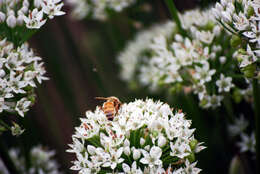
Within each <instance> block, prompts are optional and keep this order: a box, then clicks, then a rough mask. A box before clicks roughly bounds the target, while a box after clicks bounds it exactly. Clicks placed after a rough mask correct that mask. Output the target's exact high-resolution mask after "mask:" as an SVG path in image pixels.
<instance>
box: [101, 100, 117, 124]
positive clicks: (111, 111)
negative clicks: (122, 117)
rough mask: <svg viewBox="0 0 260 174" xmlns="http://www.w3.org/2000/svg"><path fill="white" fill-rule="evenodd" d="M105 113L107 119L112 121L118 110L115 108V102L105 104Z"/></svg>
mask: <svg viewBox="0 0 260 174" xmlns="http://www.w3.org/2000/svg"><path fill="white" fill-rule="evenodd" d="M102 109H103V111H104V113H105V115H106V116H107V119H108V120H110V121H112V120H113V118H114V116H115V114H116V109H115V106H114V102H105V103H104V104H103V108H102Z"/></svg>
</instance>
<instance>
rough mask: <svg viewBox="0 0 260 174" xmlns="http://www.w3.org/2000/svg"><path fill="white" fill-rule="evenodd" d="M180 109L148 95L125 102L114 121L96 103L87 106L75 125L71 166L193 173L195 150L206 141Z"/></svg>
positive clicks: (83, 171)
mask: <svg viewBox="0 0 260 174" xmlns="http://www.w3.org/2000/svg"><path fill="white" fill-rule="evenodd" d="M190 126H191V121H190V120H186V119H185V115H184V113H182V112H181V111H177V112H176V113H174V112H173V109H171V108H170V107H169V105H168V104H164V103H162V102H159V101H157V102H155V101H153V100H151V99H146V100H145V101H143V100H135V101H134V102H130V103H128V104H126V103H125V104H123V105H122V106H121V107H120V109H119V110H118V113H117V114H116V115H115V116H114V119H113V121H109V120H108V119H107V117H106V115H105V114H104V112H103V110H101V109H100V107H97V108H96V110H95V111H94V112H92V111H87V112H86V118H82V119H81V125H80V126H79V127H76V133H75V134H74V135H73V136H72V139H73V144H70V145H69V146H70V148H71V149H69V150H67V151H68V152H71V153H75V154H76V160H75V161H73V164H74V165H73V166H72V167H71V169H72V170H79V174H90V173H122V174H123V173H127V174H130V173H137V174H143V173H144V174H157V173H165V172H166V171H167V173H174V174H179V173H189V174H197V173H199V172H200V169H198V168H196V167H195V165H196V162H195V163H191V162H193V161H194V160H195V156H194V155H195V153H198V152H200V151H201V150H203V149H204V148H205V147H203V146H201V144H202V143H198V141H197V140H196V139H195V138H194V135H193V134H194V131H195V129H191V128H190Z"/></svg>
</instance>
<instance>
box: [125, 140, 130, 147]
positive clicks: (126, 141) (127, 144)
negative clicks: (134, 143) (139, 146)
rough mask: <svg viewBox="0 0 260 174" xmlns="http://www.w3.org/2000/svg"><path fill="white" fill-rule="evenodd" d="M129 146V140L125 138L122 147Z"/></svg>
mask: <svg viewBox="0 0 260 174" xmlns="http://www.w3.org/2000/svg"><path fill="white" fill-rule="evenodd" d="M127 146H130V142H129V140H128V139H125V141H124V147H127Z"/></svg>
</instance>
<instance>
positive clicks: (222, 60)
mask: <svg viewBox="0 0 260 174" xmlns="http://www.w3.org/2000/svg"><path fill="white" fill-rule="evenodd" d="M226 60H227V58H226V57H225V56H221V57H220V58H219V61H220V63H221V64H224V63H226Z"/></svg>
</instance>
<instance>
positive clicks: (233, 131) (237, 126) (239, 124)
mask: <svg viewBox="0 0 260 174" xmlns="http://www.w3.org/2000/svg"><path fill="white" fill-rule="evenodd" d="M248 124H249V123H248V121H247V120H246V119H245V117H244V116H243V115H240V117H239V118H236V119H235V121H234V124H231V125H229V126H228V131H229V133H230V135H231V136H237V135H239V134H241V133H242V132H243V131H245V129H246V128H247V126H248Z"/></svg>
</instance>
